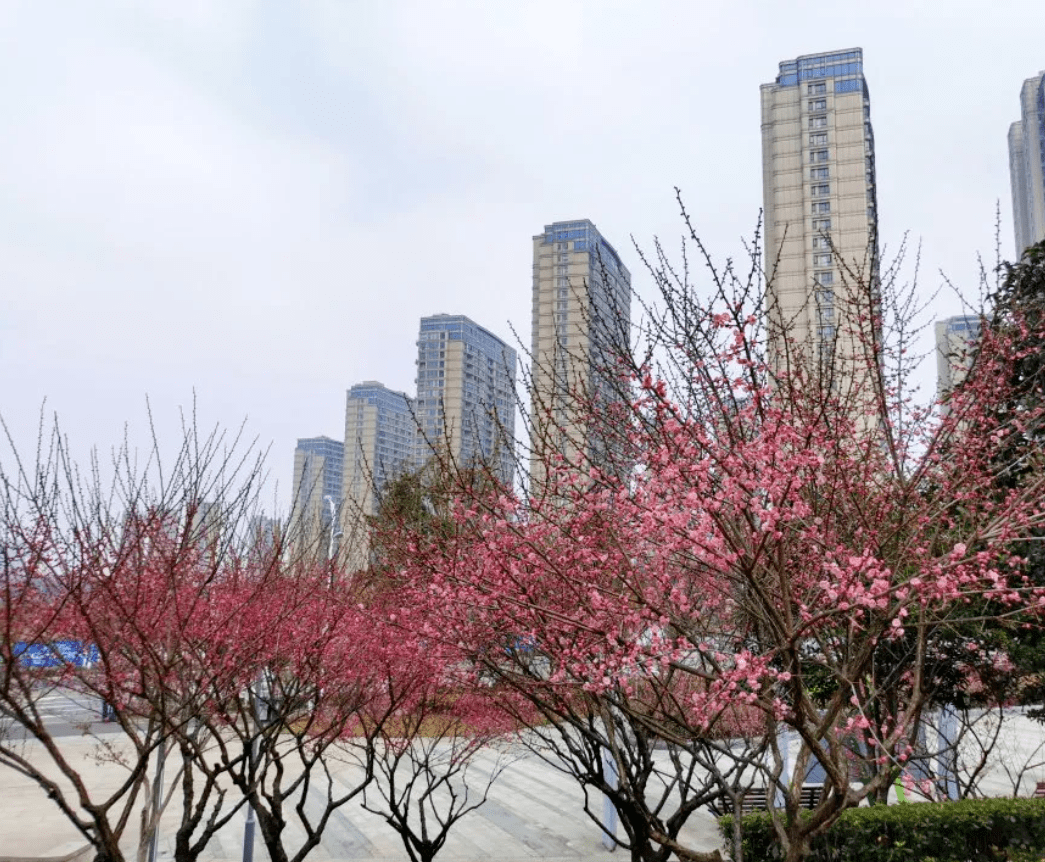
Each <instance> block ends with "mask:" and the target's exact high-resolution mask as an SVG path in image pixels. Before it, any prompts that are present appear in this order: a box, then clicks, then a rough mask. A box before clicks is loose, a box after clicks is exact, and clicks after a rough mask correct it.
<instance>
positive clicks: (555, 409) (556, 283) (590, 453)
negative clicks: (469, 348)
mask: <svg viewBox="0 0 1045 862" xmlns="http://www.w3.org/2000/svg"><path fill="white" fill-rule="evenodd" d="M532 327H533V341H532V348H531V350H532V357H531V358H532V362H533V367H532V371H531V374H532V380H531V398H530V402H531V403H530V414H531V416H530V418H531V422H532V426H531V433H532V438H533V439H532V440H531V443H532V446H533V450H534V460H533V465H532V468H531V472H532V476H533V480H534V482H535V483H536V484H538V485H539V484H540V483H541V482H542V481H543V468H542V466H541V465H542V457H543V456H544V455H545V454H546V453H549V452H561V453H563V454H565V455H567V456H569V457H571V458H575V457H577V456H580V455H583V456H584V457H585V458H590V459H593V460H594V461H596V462H599V461H600V460H602V459H603V458H604V457H605V455H606V451H605V447H606V445H607V443H606V440H605V439H604V438H602V437H601V435H599V434H598V433H597V432H596V431H595V428H594V426H593V425H592V424H591V423H590V422H589V421H588V418H587V417H588V415H589V414H588V410H587V408H586V407H585V406H584V405H582V404H580V403H579V400H578V399H589V400H590V402H591V403H592V404H594V405H598V404H600V403H601V404H602V406H603V407H605V406H607V405H608V404H609V403H610V402H612V401H614V400H616V399H618V398H619V397H620V395H619V389H618V382H617V380H616V379H615V378H614V376H613V375H614V372H613V370H612V363H613V356H614V350H615V348H616V347H619V346H621V345H624V346H626V345H627V344H628V342H629V339H630V333H631V274H630V273H629V272H628V269H627V267H625V266H624V264H623V263H622V262H621V259H620V256H619V255H618V254H617V252H616V251H615V250H614V248H613V246H612V245H610V244H609V242H607V240H606V239H605V238H604V237H603V236H602V234H601V233H599V231H598V229H597V228H596V227H595V225H594V224H592V223H591V222H590V221H588V220H587V219H584V220H582V221H568V222H555V223H554V224H550V225H546V226H545V228H544V233H540V234H538V235H537V236H535V237H534V238H533V321H532ZM596 409H598V408H596ZM603 415H605V414H604V413H603Z"/></svg>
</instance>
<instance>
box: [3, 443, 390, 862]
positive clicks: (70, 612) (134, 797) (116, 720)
mask: <svg viewBox="0 0 1045 862" xmlns="http://www.w3.org/2000/svg"><path fill="white" fill-rule="evenodd" d="M54 441H55V444H54V448H53V450H52V451H51V452H50V453H49V454H48V453H46V452H45V457H44V458H42V459H41V462H40V463H39V464H38V465H34V467H33V468H32V469H28V468H27V469H24V470H23V469H22V466H21V464H20V463H19V462H18V461H17V460H12V461H9V462H8V463H5V465H4V470H3V492H2V493H3V497H2V499H0V503H2V507H3V508H2V521H0V529H2V530H3V547H4V552H5V555H4V568H3V572H2V576H3V579H4V580H3V588H4V589H3V596H2V600H0V601H2V604H0V607H2V610H3V615H2V622H0V625H2V628H0V659H2V660H0V671H2V677H0V707H2V709H3V713H4V716H5V717H6V719H7V721H8V725H9V727H8V733H7V736H6V737H5V738H4V739H0V766H2V767H4V768H10V769H14V770H17V771H18V772H20V773H21V774H22V775H24V776H26V777H28V778H30V779H31V780H33V781H35V782H36V783H37V784H38V786H39V787H40V789H41V791H42V792H44V793H46V794H47V796H48V797H49V798H50V799H51V800H52V801H53V802H54V804H55V805H57V806H58V808H59V809H60V810H61V811H62V812H63V814H65V816H66V817H67V818H68V820H69V821H70V822H71V823H72V824H73V826H74V827H75V828H76V830H77V831H78V832H79V834H80V835H82V836H83V839H84V841H85V842H87V843H89V844H90V845H91V846H92V847H93V849H94V851H95V855H96V858H97V859H99V860H105V862H110V860H111V862H120V860H123V859H124V858H125V857H124V853H125V852H126V846H127V844H128V842H129V841H131V842H133V826H135V825H136V821H137V825H139V830H140V831H139V836H138V841H137V845H138V857H139V858H140V859H142V858H144V856H145V853H146V851H147V848H148V845H149V842H150V841H151V840H153V836H154V832H155V829H156V826H157V821H158V817H159V815H160V813H161V812H163V811H164V810H165V809H167V810H168V811H170V809H172V808H173V809H174V811H175V812H176V814H175V816H174V817H173V818H170V819H172V820H173V821H174V822H175V824H176V825H175V829H174V835H173V843H174V848H175V853H174V855H175V858H176V859H177V860H179V862H191V860H194V859H197V858H199V855H200V854H201V853H202V852H203V851H204V850H205V848H206V847H207V845H208V843H209V841H210V840H211V839H212V838H213V836H214V835H215V834H216V833H217V832H218V830H220V829H221V828H222V827H224V826H225V825H227V824H229V823H230V822H231V821H232V820H233V818H241V817H242V815H243V812H244V807H245V806H247V805H249V806H250V807H251V809H252V810H253V815H254V817H255V818H256V822H257V827H258V832H259V841H260V842H262V843H264V844H265V846H266V850H267V851H268V855H269V857H270V858H272V859H274V860H300V859H303V858H304V857H305V856H306V855H307V854H308V853H309V852H310V851H311V850H312V849H313V848H314V847H315V846H316V845H317V844H318V842H319V841H320V840H321V837H322V834H323V831H324V829H325V828H326V827H327V825H328V824H329V822H330V819H331V817H332V816H333V814H334V812H335V811H336V810H337V809H338V808H339V807H340V806H342V805H344V804H346V803H347V802H349V801H350V800H352V799H354V798H355V797H356V796H357V795H358V794H359V793H360V792H361V790H362V787H363V786H364V785H365V784H366V783H367V781H368V780H369V779H370V771H369V766H370V763H371V759H370V758H369V757H368V756H367V754H366V751H367V747H368V746H369V745H371V744H372V742H373V739H374V737H375V735H376V732H377V728H378V727H379V726H380V722H379V721H376V720H375V719H374V716H375V715H379V711H378V710H377V709H376V708H375V706H374V703H375V701H377V700H380V698H381V697H383V696H384V695H383V688H382V686H383V679H382V678H381V677H380V676H377V677H375V676H374V674H373V673H372V672H371V669H372V666H371V664H370V663H369V661H368V656H369V647H370V645H371V644H372V639H371V638H370V636H369V633H370V631H371V627H370V626H369V625H368V618H367V615H366V613H365V610H364V609H363V608H362V607H360V606H359V604H358V603H357V602H355V601H352V600H351V597H350V595H349V594H348V593H347V592H346V591H345V590H342V589H337V588H336V587H335V586H334V585H332V584H331V579H330V573H329V571H327V570H323V571H314V570H312V569H311V568H309V567H308V566H306V565H303V564H298V563H296V562H295V561H293V560H290V559H289V558H288V557H287V555H286V554H285V553H284V551H285V548H284V547H283V546H282V545H281V543H280V542H279V541H278V540H277V541H275V542H274V543H271V544H269V543H266V542H264V541H259V538H261V537H259V536H258V535H257V534H256V532H255V530H254V529H253V527H252V526H251V523H250V517H251V515H252V514H253V513H254V511H255V506H254V504H255V498H254V494H255V493H256V489H257V487H258V479H259V477H260V475H261V474H260V462H259V461H257V460H255V459H254V458H253V457H251V456H249V455H248V456H247V457H245V458H240V459H237V458H234V457H232V456H230V455H229V454H228V453H229V451H230V450H232V451H235V447H234V446H233V445H231V442H230V441H226V440H224V439H223V438H222V437H221V435H220V434H215V435H213V436H211V437H208V438H200V437H198V436H197V435H196V434H195V431H194V430H192V429H189V431H188V432H187V434H186V438H185V441H184V444H183V447H182V448H181V450H180V451H179V452H177V453H176V454H175V457H174V459H173V461H172V462H170V463H167V464H165V465H164V469H162V470H160V469H148V468H147V469H145V470H144V471H141V472H139V471H138V470H137V469H136V468H135V467H134V466H133V465H134V461H133V459H132V458H131V457H129V455H128V456H127V457H122V458H117V459H115V464H116V468H115V475H114V477H113V480H112V483H111V485H102V484H101V481H100V473H99V472H98V471H96V472H95V473H94V480H87V481H84V480H82V479H81V478H80V477H79V475H78V474H77V472H76V468H75V465H74V464H73V463H72V462H71V460H70V459H69V458H68V454H67V451H66V449H65V444H64V441H63V440H62V438H61V437H60V436H57V435H56V436H55V437H54ZM127 454H128V453H125V455H127ZM12 464H13V466H10V465H12ZM85 659H89V660H85ZM51 696H60V697H63V698H66V699H69V700H73V701H78V702H80V703H81V704H87V705H88V706H89V707H90V708H91V709H94V710H98V711H99V712H100V711H101V710H102V708H103V707H102V705H103V704H105V705H106V706H105V710H106V712H108V713H109V717H110V718H111V721H109V722H99V721H98V719H99V718H100V715H99V712H95V714H94V715H93V716H92V715H91V714H90V713H87V715H86V716H85V717H84V718H83V719H82V723H83V729H84V731H85V732H87V733H90V734H92V735H93V736H94V737H95V740H96V748H95V754H96V757H97V759H99V760H100V761H102V762H104V763H106V764H108V765H109V766H110V767H111V768H112V769H119V770H122V775H123V778H122V780H120V781H117V782H116V783H115V784H114V785H113V784H107V785H105V786H99V785H97V784H95V783H93V782H92V780H91V773H90V771H85V769H84V764H83V760H82V757H81V756H79V755H78V753H77V752H76V751H74V750H72V749H70V748H69V747H68V746H66V745H65V740H64V738H63V735H62V730H61V728H60V727H56V726H55V724H54V720H53V718H51V717H50V716H49V715H48V711H47V708H46V699H47V698H49V697H51ZM385 699H386V700H387V697H385ZM364 707H365V708H366V709H367V713H366V715H367V718H368V721H367V722H366V723H364V722H363V720H362V716H363V709H364ZM114 731H115V732H114ZM23 740H29V741H31V743H32V744H31V745H30V746H28V747H27V746H26V745H25V744H24V743H23ZM344 746H349V747H354V748H359V749H362V752H363V753H362V754H361V755H359V756H357V757H356V762H357V763H359V764H360V767H359V768H358V769H356V770H355V771H354V772H351V771H348V772H344V773H342V774H339V778H338V780H335V779H334V778H333V775H332V772H331V766H332V760H331V759H332V758H333V759H334V760H336V761H337V762H338V763H341V762H342V761H343V760H344V754H343V751H342V748H343V747H344ZM354 748H353V750H354ZM157 762H163V763H164V770H165V771H164V772H163V773H162V774H161V775H157V773H156V770H155V767H154V764H155V763H157ZM56 776H57V777H56ZM157 778H161V779H162V780H159V781H158V780H157ZM288 823H295V824H296V825H297V826H299V827H300V829H301V832H303V833H304V840H303V841H299V842H297V844H296V845H291V844H290V843H289V842H290V838H289V835H290V834H291V830H286V829H285V827H286V826H287V825H288ZM295 834H300V833H295ZM165 837H166V836H165Z"/></svg>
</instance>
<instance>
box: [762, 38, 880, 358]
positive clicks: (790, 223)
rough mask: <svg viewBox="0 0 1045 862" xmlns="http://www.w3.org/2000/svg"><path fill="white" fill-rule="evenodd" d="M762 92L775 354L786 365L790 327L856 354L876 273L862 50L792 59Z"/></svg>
mask: <svg viewBox="0 0 1045 862" xmlns="http://www.w3.org/2000/svg"><path fill="white" fill-rule="evenodd" d="M761 95H762V190H763V197H764V202H765V265H766V271H767V274H768V284H767V302H768V305H769V309H768V310H769V315H770V317H769V320H770V325H771V326H772V327H773V331H772V337H771V341H770V349H771V361H773V362H774V363H775V364H776V366H777V367H778V368H781V367H783V364H784V361H785V358H784V355H783V350H784V348H785V337H787V338H790V339H791V340H792V342H791V343H792V345H794V346H798V347H799V349H801V350H802V351H804V353H805V355H806V356H808V357H817V361H819V362H820V363H824V362H825V360H828V359H830V360H833V359H834V358H835V357H838V356H846V355H850V356H851V355H853V354H852V351H854V350H855V349H856V345H855V343H854V337H853V334H854V329H853V325H854V321H855V319H856V318H855V315H856V310H857V300H858V299H860V298H863V299H865V300H866V298H867V297H869V296H871V295H872V294H871V293H868V292H867V291H866V288H867V286H871V288H872V290H874V289H876V287H875V286H876V285H877V280H878V239H877V237H878V219H877V216H878V205H877V200H876V192H875V159H874V133H873V131H872V129H871V101H870V96H869V95H868V91H867V82H866V81H865V80H864V67H863V51H862V50H861V49H860V48H853V49H850V50H847V51H832V52H829V53H826V54H809V55H806V56H802V57H798V58H797V59H794V60H785V61H784V62H782V63H780V72H779V74H778V75H777V77H776V80H775V81H774V82H773V83H771V84H763V85H762V87H761ZM857 285H860V286H862V287H863V288H864V290H863V291H857V290H856V287H857ZM865 305H866V303H865ZM864 310H865V311H866V308H865V309H864ZM847 324H848V325H847Z"/></svg>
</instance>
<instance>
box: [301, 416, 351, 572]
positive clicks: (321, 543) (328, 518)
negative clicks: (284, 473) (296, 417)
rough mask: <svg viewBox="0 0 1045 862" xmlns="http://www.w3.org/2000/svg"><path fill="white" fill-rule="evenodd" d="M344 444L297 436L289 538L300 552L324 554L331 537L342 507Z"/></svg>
mask: <svg viewBox="0 0 1045 862" xmlns="http://www.w3.org/2000/svg"><path fill="white" fill-rule="evenodd" d="M344 449H345V447H344V444H342V443H341V442H339V441H337V440H331V439H330V438H329V437H307V438H303V439H300V440H298V445H297V448H296V449H295V450H294V500H293V508H292V510H291V515H290V527H289V533H290V542H291V545H292V547H293V548H294V549H295V551H296V552H297V553H298V554H302V553H307V554H310V555H311V554H315V555H316V556H318V557H321V558H322V557H323V556H325V555H326V554H327V552H328V548H329V541H330V529H331V524H332V515H333V516H334V517H336V515H337V513H338V511H340V508H341V477H342V467H343V464H342V462H343V458H344Z"/></svg>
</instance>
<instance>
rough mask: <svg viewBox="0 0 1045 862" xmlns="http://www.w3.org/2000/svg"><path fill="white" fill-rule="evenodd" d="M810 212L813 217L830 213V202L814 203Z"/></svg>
mask: <svg viewBox="0 0 1045 862" xmlns="http://www.w3.org/2000/svg"><path fill="white" fill-rule="evenodd" d="M812 211H813V214H814V215H817V214H818V213H829V212H831V201H815V202H814V203H813V206H812Z"/></svg>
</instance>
